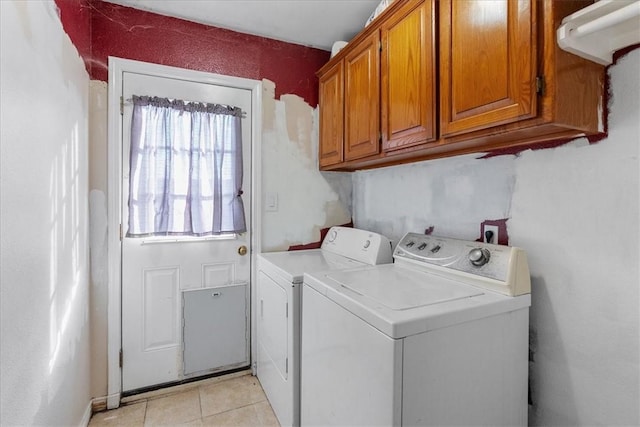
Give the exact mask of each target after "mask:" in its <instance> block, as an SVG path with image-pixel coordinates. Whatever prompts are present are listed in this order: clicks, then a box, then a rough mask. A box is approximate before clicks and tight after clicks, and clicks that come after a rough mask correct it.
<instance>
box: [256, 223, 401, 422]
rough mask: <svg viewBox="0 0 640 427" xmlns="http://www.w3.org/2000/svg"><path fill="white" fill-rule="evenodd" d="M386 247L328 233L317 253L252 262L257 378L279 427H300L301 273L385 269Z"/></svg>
mask: <svg viewBox="0 0 640 427" xmlns="http://www.w3.org/2000/svg"><path fill="white" fill-rule="evenodd" d="M391 261H392V254H391V242H390V241H389V240H388V239H387V238H386V237H384V236H382V235H380V234H377V233H372V232H369V231H365V230H360V229H355V228H348V227H332V228H331V229H330V230H329V232H328V233H327V236H326V237H325V239H324V241H323V243H322V247H321V248H320V249H308V250H301V251H288V252H272V253H262V254H259V255H258V257H257V267H258V279H257V304H258V307H257V335H258V336H257V343H258V349H257V353H258V360H257V366H256V371H257V376H258V379H259V380H260V383H261V384H262V387H263V389H264V391H265V394H266V395H267V398H268V399H269V403H270V404H271V406H272V408H273V410H274V412H275V414H276V416H277V418H278V420H279V421H280V425H282V426H297V425H300V312H301V308H300V287H301V286H302V278H303V274H304V273H305V272H313V271H317V270H329V271H337V270H340V269H345V268H353V267H359V266H366V265H377V264H382V263H390V262H391Z"/></svg>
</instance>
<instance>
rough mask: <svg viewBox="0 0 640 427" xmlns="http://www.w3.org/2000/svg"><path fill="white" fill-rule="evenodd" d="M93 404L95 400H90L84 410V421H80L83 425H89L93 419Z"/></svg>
mask: <svg viewBox="0 0 640 427" xmlns="http://www.w3.org/2000/svg"><path fill="white" fill-rule="evenodd" d="M92 406H93V401H92V400H90V401H89V403H88V404H87V409H85V410H84V414H83V415H82V421H80V425H81V426H82V427H87V426H88V425H89V421H91V415H92Z"/></svg>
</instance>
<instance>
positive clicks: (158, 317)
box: [121, 72, 252, 391]
mask: <svg viewBox="0 0 640 427" xmlns="http://www.w3.org/2000/svg"><path fill="white" fill-rule="evenodd" d="M132 95H150V96H160V97H168V98H175V99H182V100H186V101H200V102H210V103H219V104H227V105H233V106H238V107H240V108H241V109H242V110H243V112H246V114H245V115H244V116H243V125H242V138H243V153H244V156H245V158H244V171H243V175H244V182H243V196H242V197H243V200H244V202H245V203H244V207H245V217H246V219H247V229H248V230H250V229H251V226H250V224H251V218H250V207H251V206H250V205H251V204H250V201H251V179H250V177H251V120H252V119H251V115H252V111H251V91H249V90H245V89H237V88H232V87H226V86H221V85H216V84H205V83H199V82H191V81H185V80H174V79H169V78H164V77H158V76H150V75H144V74H137V73H129V72H125V73H124V76H123V94H122V96H123V99H124V100H125V108H124V114H123V129H122V134H123V136H122V140H123V150H122V152H123V158H122V170H123V176H122V194H123V199H122V213H121V215H122V227H123V230H122V231H123V233H122V234H123V236H126V234H127V233H126V232H127V224H128V198H129V140H130V126H131V114H132V110H133V108H132V106H131V105H130V103H129V102H127V101H126V100H128V99H130V98H131V96H132ZM250 241H251V236H250V233H249V232H247V233H243V234H241V235H226V236H224V238H218V237H207V238H188V237H185V238H182V237H176V236H171V237H151V238H130V237H123V239H122V349H123V367H122V388H123V391H130V390H135V389H138V388H142V387H148V386H152V385H156V384H160V383H165V382H171V381H179V380H181V379H183V378H184V377H185V373H184V371H183V349H182V342H183V336H182V305H181V292H182V291H184V290H190V289H200V288H205V287H212V286H225V285H229V284H230V283H237V282H239V281H243V282H247V283H248V282H249V278H250V256H249V255H246V256H241V255H239V254H238V248H239V247H240V246H246V247H249V246H250ZM248 252H249V253H251V252H250V250H249V251H248ZM247 297H248V295H247ZM230 304H231V305H230V307H229V308H231V309H232V312H235V313H240V315H241V316H242V317H243V318H244V317H246V312H245V306H247V305H248V303H247V301H244V300H242V301H240V302H239V301H238V300H237V299H233V301H232V302H230ZM231 321H233V320H232V319H229V322H231ZM245 323H246V322H245ZM245 323H243V325H244V326H243V327H245V328H246V327H247V326H246V324H245ZM211 334H217V335H219V334H218V333H217V332H216V330H215V328H214V327H212V328H211ZM221 339H224V338H223V335H221ZM221 345H223V346H226V345H229V346H232V347H234V348H235V347H237V346H238V345H239V344H238V343H237V342H235V343H224V342H221ZM240 346H241V348H235V349H234V350H233V351H231V350H230V351H231V352H232V353H234V354H241V355H243V356H242V357H241V358H240V359H239V360H237V361H234V362H229V361H228V360H227V359H225V363H227V362H229V365H232V366H234V367H237V366H238V364H245V365H248V364H249V360H248V340H243V342H242V343H241V344H240ZM213 363H215V362H213ZM198 366H200V365H198ZM221 368H224V367H220V366H210V370H211V371H215V370H221Z"/></svg>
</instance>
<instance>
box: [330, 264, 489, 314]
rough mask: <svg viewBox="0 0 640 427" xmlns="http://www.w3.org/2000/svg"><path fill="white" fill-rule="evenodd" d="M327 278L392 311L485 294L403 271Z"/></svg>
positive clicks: (339, 273)
mask: <svg viewBox="0 0 640 427" xmlns="http://www.w3.org/2000/svg"><path fill="white" fill-rule="evenodd" d="M326 277H327V279H330V280H332V281H334V282H337V283H338V284H339V285H340V286H342V287H344V288H347V289H349V290H351V291H353V292H355V293H357V294H359V295H362V296H365V297H367V298H370V299H372V300H374V301H375V302H376V303H378V304H381V305H383V306H385V307H387V308H390V309H392V310H407V309H411V308H416V307H424V306H428V305H433V304H440V303H444V302H449V301H455V300H459V299H463V298H470V297H475V296H478V295H483V294H484V292H483V291H482V290H481V289H478V288H475V287H473V286H467V285H464V284H462V283H460V282H456V281H454V280H450V279H447V278H444V277H441V276H436V275H434V274H428V273H424V272H420V271H414V270H410V269H402V268H388V269H382V268H378V269H370V270H355V271H354V270H348V271H337V272H331V273H329V274H327V276H326Z"/></svg>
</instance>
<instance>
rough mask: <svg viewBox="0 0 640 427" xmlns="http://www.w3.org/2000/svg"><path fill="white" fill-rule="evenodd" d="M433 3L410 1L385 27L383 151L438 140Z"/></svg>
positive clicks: (381, 27)
mask: <svg viewBox="0 0 640 427" xmlns="http://www.w3.org/2000/svg"><path fill="white" fill-rule="evenodd" d="M434 19H435V16H434V2H433V1H422V2H419V1H413V2H408V3H406V4H405V5H404V6H403V7H402V8H400V9H398V11H397V12H396V13H394V14H393V15H392V16H390V17H389V18H387V19H386V20H385V21H383V22H382V23H381V24H380V37H381V41H382V43H381V52H380V55H381V63H380V65H381V67H382V70H381V77H382V80H381V81H382V93H381V95H382V98H381V99H382V102H381V104H380V116H381V131H382V148H383V150H384V151H387V152H388V151H392V150H397V149H401V148H407V147H411V146H415V145H417V144H423V143H425V142H429V141H435V139H436V108H435V99H436V97H435V94H436V79H435V74H436V55H435V21H434Z"/></svg>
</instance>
